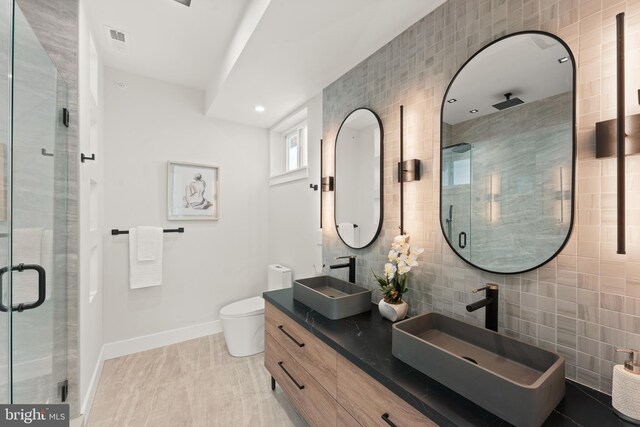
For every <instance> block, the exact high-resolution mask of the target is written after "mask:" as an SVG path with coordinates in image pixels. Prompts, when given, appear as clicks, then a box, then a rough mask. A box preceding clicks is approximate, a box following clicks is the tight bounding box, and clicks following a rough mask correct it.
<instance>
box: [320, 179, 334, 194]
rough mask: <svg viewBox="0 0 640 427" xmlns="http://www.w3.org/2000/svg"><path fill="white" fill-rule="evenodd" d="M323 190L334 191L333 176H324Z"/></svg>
mask: <svg viewBox="0 0 640 427" xmlns="http://www.w3.org/2000/svg"><path fill="white" fill-rule="evenodd" d="M322 191H324V192H328V191H333V177H332V176H325V177H324V178H322Z"/></svg>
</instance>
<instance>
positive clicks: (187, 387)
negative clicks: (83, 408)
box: [87, 334, 306, 427]
mask: <svg viewBox="0 0 640 427" xmlns="http://www.w3.org/2000/svg"><path fill="white" fill-rule="evenodd" d="M87 426H88V427H145V426H153V427H160V426H168V427H169V426H170V427H190V426H230V427H235V426H239V427H243V426H252V427H253V426H269V427H272V426H283V427H284V426H301V427H304V426H306V423H305V422H304V420H303V419H302V418H301V417H300V416H299V415H298V413H297V412H296V410H295V409H294V408H293V406H292V405H291V404H290V403H289V401H288V400H287V398H286V397H285V396H284V395H283V393H282V390H281V389H280V387H276V391H275V392H273V391H271V385H270V376H269V374H268V372H267V371H266V369H265V368H264V355H263V354H258V355H256V356H251V357H245V358H234V357H231V356H230V355H229V353H228V352H227V348H226V345H225V342H224V337H223V335H222V334H217V335H211V336H207V337H203V338H199V339H195V340H191V341H186V342H183V343H180V344H175V345H170V346H167V347H162V348H157V349H154V350H149V351H145V352H142V353H136V354H132V355H129V356H123V357H119V358H117V359H111V360H107V361H106V362H105V364H104V368H103V371H102V376H101V378H100V383H99V384H98V390H97V392H96V397H95V399H94V402H93V407H92V410H91V414H90V416H89V419H88V423H87Z"/></svg>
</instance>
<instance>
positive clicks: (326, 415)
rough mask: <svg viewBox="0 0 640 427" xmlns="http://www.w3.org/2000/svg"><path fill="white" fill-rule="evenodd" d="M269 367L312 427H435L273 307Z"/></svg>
mask: <svg viewBox="0 0 640 427" xmlns="http://www.w3.org/2000/svg"><path fill="white" fill-rule="evenodd" d="M265 305H266V307H265V367H266V368H267V370H268V371H269V373H270V374H271V376H272V377H273V378H274V379H275V380H276V382H277V383H278V384H279V385H280V386H281V388H282V390H283V391H284V392H285V394H286V395H287V396H288V397H289V400H290V401H291V402H292V403H293V404H294V406H296V408H297V409H298V410H299V412H300V414H301V415H302V416H303V417H304V418H305V419H306V420H307V422H308V423H309V424H311V425H312V426H319V427H324V426H343V427H358V426H367V427H368V426H382V427H389V426H394V425H395V426H397V427H403V426H436V425H437V424H435V423H434V422H433V421H431V420H430V419H428V418H427V417H425V416H424V415H423V414H422V413H420V412H418V411H417V410H416V409H414V408H413V407H412V406H411V405H409V404H408V403H406V402H405V401H404V400H402V399H401V398H400V397H398V396H397V395H396V394H394V393H393V392H392V391H390V390H389V389H387V388H386V387H384V386H383V385H382V384H380V383H379V382H377V381H376V380H374V379H373V378H372V377H371V376H369V375H368V374H367V373H365V372H363V371H362V370H361V369H359V368H358V367H356V366H355V365H353V364H352V363H351V362H349V361H348V360H347V359H345V358H344V357H342V356H340V355H339V354H337V353H336V351H335V350H333V349H332V348H330V347H329V346H328V345H326V344H325V343H323V342H322V341H321V340H320V339H319V338H317V337H315V336H314V335H313V334H312V333H311V332H309V331H307V330H306V329H305V328H303V327H302V326H301V325H299V324H297V323H296V322H295V321H294V320H293V319H291V318H290V317H289V316H287V315H286V314H284V313H282V312H281V311H280V310H278V309H277V308H276V307H274V306H273V305H272V304H270V303H266V304H265Z"/></svg>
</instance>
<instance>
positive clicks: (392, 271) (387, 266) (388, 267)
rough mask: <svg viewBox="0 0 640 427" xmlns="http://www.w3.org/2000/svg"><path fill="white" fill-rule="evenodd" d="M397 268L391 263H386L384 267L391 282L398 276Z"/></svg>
mask: <svg viewBox="0 0 640 427" xmlns="http://www.w3.org/2000/svg"><path fill="white" fill-rule="evenodd" d="M396 270H397V269H396V266H395V265H393V264H391V263H386V264H385V265H384V274H385V275H386V276H387V277H388V278H389V280H391V279H393V276H395V274H396Z"/></svg>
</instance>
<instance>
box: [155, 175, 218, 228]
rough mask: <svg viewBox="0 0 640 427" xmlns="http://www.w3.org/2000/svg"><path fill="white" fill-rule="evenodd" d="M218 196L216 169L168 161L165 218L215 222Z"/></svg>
mask: <svg viewBox="0 0 640 427" xmlns="http://www.w3.org/2000/svg"><path fill="white" fill-rule="evenodd" d="M219 197H220V168H218V166H211V165H200V164H196V163H182V162H168V164H167V219H169V220H181V221H184V220H217V219H218V218H219V215H220V202H219Z"/></svg>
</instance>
